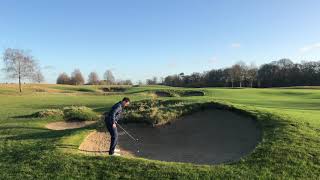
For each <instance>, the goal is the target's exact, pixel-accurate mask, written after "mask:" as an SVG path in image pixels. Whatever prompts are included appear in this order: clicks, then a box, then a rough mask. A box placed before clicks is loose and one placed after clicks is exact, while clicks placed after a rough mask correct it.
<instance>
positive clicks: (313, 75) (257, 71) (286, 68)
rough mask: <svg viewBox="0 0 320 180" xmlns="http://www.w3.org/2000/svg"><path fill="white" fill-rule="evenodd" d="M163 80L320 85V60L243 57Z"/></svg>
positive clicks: (188, 83)
mask: <svg viewBox="0 0 320 180" xmlns="http://www.w3.org/2000/svg"><path fill="white" fill-rule="evenodd" d="M152 83H153V82H152ZM162 84H164V85H168V86H178V87H262V88H267V87H287V86H320V61H302V62H301V63H294V62H292V61H291V60H290V59H280V60H278V61H272V62H271V63H266V64H263V65H261V66H260V67H258V66H256V65H254V64H250V65H247V64H246V63H244V62H242V61H240V62H238V63H236V64H234V65H232V66H231V67H227V68H223V69H212V70H210V71H206V72H203V73H197V72H195V73H192V74H191V75H185V74H184V73H180V74H175V75H170V76H167V77H165V78H164V80H163V82H162Z"/></svg>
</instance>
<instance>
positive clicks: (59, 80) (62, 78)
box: [57, 73, 71, 84]
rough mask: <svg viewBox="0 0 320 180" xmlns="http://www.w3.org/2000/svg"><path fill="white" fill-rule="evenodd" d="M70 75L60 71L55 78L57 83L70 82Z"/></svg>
mask: <svg viewBox="0 0 320 180" xmlns="http://www.w3.org/2000/svg"><path fill="white" fill-rule="evenodd" d="M70 81H71V79H70V77H69V76H68V74H67V73H61V74H60V75H59V76H58V78H57V84H70Z"/></svg>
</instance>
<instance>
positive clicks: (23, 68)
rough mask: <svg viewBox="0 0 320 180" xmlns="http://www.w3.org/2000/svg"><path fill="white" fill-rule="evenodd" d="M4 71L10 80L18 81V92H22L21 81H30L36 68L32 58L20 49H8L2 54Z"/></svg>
mask: <svg viewBox="0 0 320 180" xmlns="http://www.w3.org/2000/svg"><path fill="white" fill-rule="evenodd" d="M3 61H4V66H5V67H4V69H3V70H4V71H5V72H6V74H7V77H8V78H10V79H18V80H19V91H20V92H22V87H21V81H22V80H23V79H32V77H33V75H34V72H35V70H36V68H37V63H36V61H35V60H34V58H33V57H32V56H31V55H30V54H28V53H27V52H25V51H24V50H21V49H11V48H8V49H6V50H5V51H4V53H3Z"/></svg>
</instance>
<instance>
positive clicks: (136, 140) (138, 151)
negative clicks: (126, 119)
mask: <svg viewBox="0 0 320 180" xmlns="http://www.w3.org/2000/svg"><path fill="white" fill-rule="evenodd" d="M117 125H118V126H119V127H120V129H122V130H123V131H124V132H125V133H126V134H127V135H128V136H129V137H130V138H131V139H133V140H134V141H135V142H136V143H138V141H139V139H136V138H134V137H133V136H132V135H131V134H130V133H129V132H128V131H126V130H125V129H124V128H123V127H122V126H120V124H118V123H117ZM137 153H140V150H139V148H138V149H137Z"/></svg>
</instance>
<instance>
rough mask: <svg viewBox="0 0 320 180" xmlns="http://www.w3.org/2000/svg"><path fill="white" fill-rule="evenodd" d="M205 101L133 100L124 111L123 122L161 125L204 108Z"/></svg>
mask: <svg viewBox="0 0 320 180" xmlns="http://www.w3.org/2000/svg"><path fill="white" fill-rule="evenodd" d="M207 105H208V104H206V103H188V102H183V101H179V100H169V101H163V100H143V101H138V102H133V103H132V104H131V105H130V107H129V108H128V109H127V110H126V111H125V113H124V117H123V120H122V121H123V122H124V123H131V122H133V123H146V124H150V125H153V126H157V125H163V124H167V123H170V122H171V121H173V120H175V119H177V118H179V117H181V116H183V115H186V114H189V113H192V112H195V111H198V110H200V109H204V108H205V107H206V106H207Z"/></svg>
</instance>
